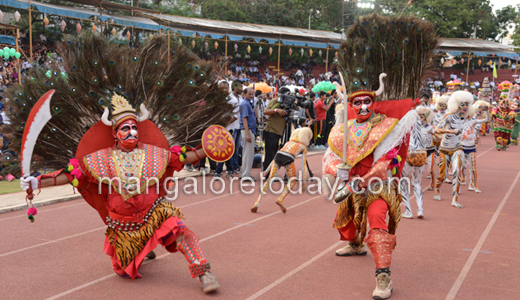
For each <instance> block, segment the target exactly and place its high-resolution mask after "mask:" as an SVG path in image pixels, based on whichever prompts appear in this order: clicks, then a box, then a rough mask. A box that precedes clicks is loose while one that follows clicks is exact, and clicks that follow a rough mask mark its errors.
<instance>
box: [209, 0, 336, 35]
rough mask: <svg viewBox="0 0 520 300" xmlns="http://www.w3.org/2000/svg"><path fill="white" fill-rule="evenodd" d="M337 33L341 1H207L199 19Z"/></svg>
mask: <svg viewBox="0 0 520 300" xmlns="http://www.w3.org/2000/svg"><path fill="white" fill-rule="evenodd" d="M311 9H313V12H312V13H311V29H317V30H328V31H336V32H339V31H340V30H341V1H335V0H317V1H304V0H207V1H205V2H204V3H202V17H203V18H207V19H212V20H221V21H234V22H244V23H253V24H264V25H273V26H286V27H297V28H308V26H309V23H308V22H309V13H310V10H311Z"/></svg>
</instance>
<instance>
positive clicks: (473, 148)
mask: <svg viewBox="0 0 520 300" xmlns="http://www.w3.org/2000/svg"><path fill="white" fill-rule="evenodd" d="M490 106H491V105H490V104H489V103H488V102H486V101H482V100H479V101H477V102H475V104H473V112H474V113H475V115H474V116H473V118H472V119H471V120H470V121H469V122H467V123H466V125H465V127H464V129H463V132H462V140H461V144H462V151H464V160H463V164H462V172H461V184H463V185H465V184H466V166H467V165H468V164H469V176H470V177H469V178H470V182H469V187H468V191H475V193H482V191H481V190H479V189H478V185H477V142H478V133H479V131H480V126H482V124H485V123H487V122H489V120H490V119H491V118H490V116H489V107H490ZM484 112H485V113H486V116H483V114H484Z"/></svg>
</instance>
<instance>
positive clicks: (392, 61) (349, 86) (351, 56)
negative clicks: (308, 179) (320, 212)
mask: <svg viewBox="0 0 520 300" xmlns="http://www.w3.org/2000/svg"><path fill="white" fill-rule="evenodd" d="M436 44H437V38H436V37H435V34H434V31H433V26H432V25H431V24H429V23H427V22H425V21H423V20H420V19H417V18H414V17H398V16H393V17H382V16H379V15H377V14H373V15H369V16H362V17H359V18H358V19H357V20H356V22H355V24H354V25H353V26H351V27H350V28H349V29H348V31H347V33H346V40H345V41H344V42H343V44H342V45H341V48H340V51H339V57H338V64H339V69H340V75H341V78H342V80H343V78H344V83H343V84H344V89H343V90H344V92H345V94H344V95H343V99H344V100H345V102H346V103H347V108H346V109H345V114H346V115H348V118H344V120H345V122H343V123H339V124H337V125H336V126H334V128H333V129H332V131H331V133H330V136H329V141H328V143H329V146H330V149H328V150H327V152H326V153H325V156H324V160H323V162H324V166H323V171H324V177H325V178H324V180H323V182H324V183H325V186H324V188H325V190H326V191H329V192H333V191H331V190H330V186H332V185H331V184H330V183H331V182H335V181H336V178H338V179H340V180H341V181H343V183H344V184H342V188H340V189H339V190H338V191H337V192H336V194H335V196H334V202H335V203H336V204H338V209H337V213H336V218H335V220H334V225H333V227H334V228H336V229H337V230H338V231H339V233H340V236H341V240H345V241H348V242H349V243H348V244H347V245H346V246H345V247H343V248H341V249H339V250H337V251H336V255H338V256H359V255H366V254H367V252H368V249H367V246H368V248H369V249H370V250H371V252H372V254H373V255H374V261H375V264H376V288H375V289H374V292H373V294H372V297H373V298H374V299H387V298H389V297H390V296H391V294H392V290H393V284H392V279H391V277H390V262H391V258H392V251H393V249H394V247H395V244H396V236H395V232H396V229H397V225H398V224H399V221H400V219H401V209H400V203H401V201H402V197H401V195H400V194H399V190H398V185H399V177H400V174H401V171H402V168H403V165H404V162H405V161H406V155H407V149H408V141H409V134H410V131H411V128H412V126H413V125H414V124H415V123H416V122H417V120H418V116H417V113H416V112H415V110H414V109H413V108H414V107H415V106H416V105H418V104H420V100H419V99H417V100H412V99H411V98H413V97H415V96H416V95H417V94H418V93H419V89H420V86H421V80H422V78H423V77H424V75H425V72H426V71H427V69H428V67H429V64H430V58H431V57H432V55H433V49H434V48H435V46H436ZM383 78H386V82H385V83H383ZM376 88H377V91H375V92H373V90H375V89H376ZM347 91H348V92H349V94H348V95H347ZM390 99H405V100H391V101H385V100H390ZM347 112H348V114H347ZM342 149H343V151H342ZM390 174H391V175H390ZM394 179H398V180H394ZM327 182H328V183H329V184H327ZM387 214H388V216H389V222H388V224H387V223H386V216H387ZM367 222H368V223H369V224H370V232H369V233H368V235H367V234H366V233H367ZM365 235H366V238H365Z"/></svg>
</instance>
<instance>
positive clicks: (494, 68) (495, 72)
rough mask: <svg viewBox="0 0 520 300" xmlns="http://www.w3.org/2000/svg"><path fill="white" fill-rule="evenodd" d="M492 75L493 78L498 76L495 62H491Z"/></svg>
mask: <svg viewBox="0 0 520 300" xmlns="http://www.w3.org/2000/svg"><path fill="white" fill-rule="evenodd" d="M493 77H495V78H497V77H498V76H497V64H496V63H494V64H493Z"/></svg>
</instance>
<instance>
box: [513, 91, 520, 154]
mask: <svg viewBox="0 0 520 300" xmlns="http://www.w3.org/2000/svg"><path fill="white" fill-rule="evenodd" d="M511 110H512V111H513V112H514V114H515V124H514V125H513V130H512V131H511V144H512V145H518V133H519V132H520V98H518V97H514V98H513V100H512V101H511Z"/></svg>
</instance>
